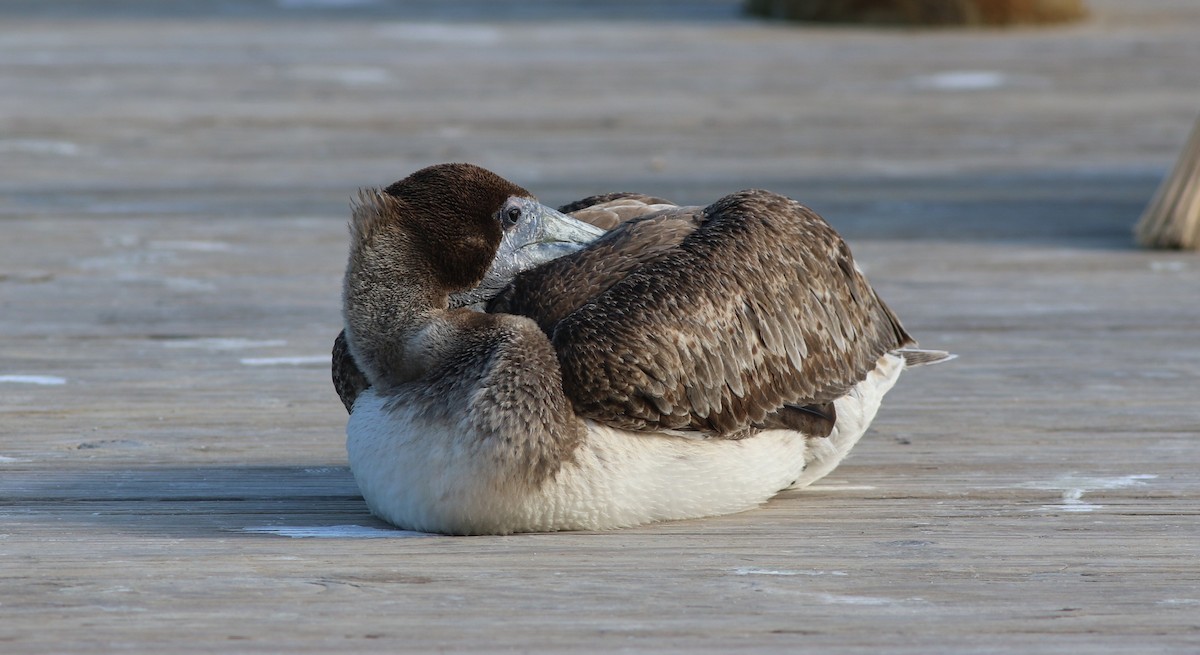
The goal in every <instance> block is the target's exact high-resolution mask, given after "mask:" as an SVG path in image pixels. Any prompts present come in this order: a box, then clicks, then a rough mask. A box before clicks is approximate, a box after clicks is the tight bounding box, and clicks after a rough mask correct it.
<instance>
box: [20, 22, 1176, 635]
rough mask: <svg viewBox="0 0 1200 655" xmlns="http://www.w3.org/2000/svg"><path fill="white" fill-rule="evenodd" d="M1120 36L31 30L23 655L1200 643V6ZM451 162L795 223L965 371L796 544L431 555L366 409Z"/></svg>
mask: <svg viewBox="0 0 1200 655" xmlns="http://www.w3.org/2000/svg"><path fill="white" fill-rule="evenodd" d="M1089 4H1090V5H1091V6H1092V8H1093V13H1094V16H1093V18H1092V19H1091V20H1090V21H1088V22H1086V23H1083V24H1080V25H1077V26H1071V27H1064V28H1054V29H1037V30H1022V31H1013V32H1003V31H1001V32H967V33H960V32H907V31H879V32H876V31H858V30H852V29H843V28H834V29H818V28H790V27H781V26H775V25H766V24H761V23H756V22H749V21H741V20H738V19H737V18H736V7H737V3H736V2H719V1H717V0H690V1H687V0H676V1H671V0H663V1H659V2H650V3H635V2H624V1H619V2H613V3H612V4H611V6H609V10H611V11H615V12H617V15H616V18H615V19H614V20H605V21H597V20H595V19H596V18H597V17H598V16H604V15H605V14H604V13H603V12H604V11H605V9H603V8H601V9H597V8H595V6H594V3H587V2H583V1H582V0H577V1H572V2H565V3H546V2H537V1H533V0H529V1H525V2H499V1H496V2H493V3H481V2H474V3H466V4H465V5H459V7H460V9H459V10H458V11H459V13H458V14H456V15H454V16H451V17H449V21H448V22H447V21H446V20H443V19H445V18H446V16H444V12H445V9H444V7H442V6H441V5H438V4H437V3H433V2H428V3H425V2H419V3H409V4H406V5H404V6H403V7H401V8H396V7H393V6H392V4H391V3H385V2H362V3H354V2H349V3H347V2H341V3H323V2H320V1H318V0H279V1H278V2H274V3H268V2H262V1H255V0H235V1H233V2H221V3H216V2H202V1H200V0H196V1H195V2H191V3H155V2H151V1H150V0H122V1H121V2H113V3H106V8H105V9H104V10H103V11H101V10H99V9H96V8H94V6H93V4H91V3H86V2H82V1H81V0H68V1H66V2H59V3H38V2H8V3H4V6H3V7H0V85H2V86H3V88H4V92H3V94H2V95H0V652H2V653H5V654H6V655H7V654H12V655H16V654H24V653H81V652H82V653H167V652H170V653H188V652H231V653H241V652H246V653H249V652H254V653H268V652H310V653H338V652H348V653H367V652H380V653H395V652H414V653H430V652H544V653H558V652H604V653H609V652H656V653H670V652H688V653H694V652H712V653H731V652H739V653H740V652H762V653H769V652H779V653H783V652H787V653H795V652H818V651H819V652H823V653H866V652H871V653H879V652H885V653H913V654H921V655H924V654H928V653H1018V652H1020V653H1071V654H1074V653H1122V654H1124V653H1195V652H1200V520H1198V518H1197V514H1198V513H1200V474H1198V473H1197V467H1198V462H1200V259H1197V257H1196V256H1195V255H1194V254H1179V253H1162V252H1146V251H1138V250H1135V249H1134V248H1133V247H1132V242H1131V232H1130V231H1131V228H1132V226H1133V223H1134V221H1135V220H1136V218H1137V216H1138V214H1139V212H1140V211H1141V209H1142V207H1143V206H1144V204H1145V202H1146V201H1147V200H1148V199H1149V198H1150V196H1151V194H1152V192H1153V191H1154V189H1155V186H1156V185H1157V183H1158V181H1159V179H1160V178H1161V177H1162V175H1163V174H1164V173H1165V171H1166V168H1167V167H1168V166H1169V165H1170V164H1171V162H1172V161H1174V158H1175V156H1176V154H1177V152H1178V149H1179V148H1180V147H1182V144H1183V142H1184V139H1185V137H1186V135H1187V132H1188V130H1189V129H1190V127H1191V125H1192V124H1193V123H1194V119H1195V113H1196V111H1197V110H1200V94H1198V92H1197V89H1200V65H1196V64H1197V62H1198V61H1200V6H1197V5H1196V3H1194V2H1191V1H1190V0H1143V1H1139V2H1137V3H1129V2H1123V1H1122V0H1091V2H1089ZM159 5H163V6H167V7H168V8H162V7H160V6H159ZM327 5H329V6H327ZM339 5H340V8H338V6H339ZM331 6H332V8H331ZM439 7H441V8H439ZM439 12H440V13H439ZM449 160H468V161H474V162H477V163H480V164H482V165H484V166H488V167H490V168H493V169H494V170H496V171H498V172H500V173H501V174H503V175H505V176H506V177H509V178H510V179H512V180H514V181H516V182H518V183H520V184H522V185H524V186H526V187H528V188H530V189H532V190H533V191H534V192H535V193H538V194H539V195H540V196H541V197H542V199H543V200H545V201H547V202H550V203H560V202H565V201H567V200H570V199H573V198H575V197H580V196H582V195H585V194H588V193H592V192H597V191H605V190H613V189H629V190H636V191H645V192H650V193H656V194H660V195H664V196H666V197H669V198H672V199H675V200H678V201H681V202H695V203H702V202H705V201H707V200H710V199H713V198H715V197H717V196H719V195H721V194H723V193H726V192H729V191H733V190H736V189H739V188H742V187H746V186H759V187H767V188H772V189H775V190H778V191H781V192H785V193H787V194H789V195H792V196H793V197H796V198H798V199H800V200H802V201H804V202H806V203H807V204H809V205H810V206H812V207H814V208H815V209H817V210H818V211H819V212H821V213H822V214H823V215H825V216H826V217H827V218H828V219H829V220H830V221H831V222H832V223H833V224H834V225H835V226H836V227H838V228H839V229H840V230H841V231H842V232H843V233H844V234H845V235H846V236H847V238H848V239H849V240H850V243H851V245H852V247H853V248H854V251H855V253H856V255H857V257H858V259H859V260H860V261H861V262H862V264H863V266H864V268H866V269H867V271H868V274H869V275H870V276H871V277H872V279H873V281H874V282H875V284H876V286H877V287H878V288H879V289H880V292H881V294H882V295H883V296H884V297H885V298H886V299H887V300H888V302H889V303H890V304H891V305H892V307H893V308H895V309H896V311H897V312H898V313H899V314H900V316H901V317H902V318H904V319H905V322H906V325H907V326H908V327H909V328H910V329H911V330H912V332H913V333H914V334H915V335H917V336H918V338H920V339H921V341H922V344H923V345H925V346H928V347H935V348H945V349H948V350H952V351H955V352H957V353H958V354H959V355H960V356H961V357H960V359H959V360H957V361H955V362H954V363H952V364H948V365H945V366H939V367H936V368H929V369H920V370H917V371H913V372H911V373H909V374H907V375H906V376H905V377H904V378H903V379H902V380H901V382H900V384H899V386H898V387H897V389H896V390H895V391H893V392H892V394H891V395H889V396H888V399H887V402H886V403H885V405H884V408H883V410H882V411H881V413H880V416H879V418H878V420H877V421H876V423H875V426H874V428H873V430H872V432H871V433H869V434H868V436H867V437H866V438H865V439H864V440H863V442H862V443H861V444H860V445H859V446H858V448H857V450H856V451H855V453H854V454H853V455H852V457H851V458H850V459H849V460H848V461H847V462H846V463H845V464H844V465H843V466H842V467H841V468H839V469H838V470H837V471H835V473H834V474H833V475H832V476H831V477H830V478H828V479H827V480H825V481H823V482H822V483H820V484H819V485H817V486H815V487H813V488H811V489H807V490H803V491H798V492H787V493H784V494H782V495H780V496H779V497H778V498H776V499H774V500H773V501H772V502H770V503H769V504H768V505H767V506H766V507H764V508H763V509H761V510H757V511H751V512H747V513H743V514H740V515H736V516H730V517H723V518H716V519H710V520H704V521H689V522H681V523H673V524H663V525H653V526H649V527H644V528H640V529H633V530H625V531H620V532H612V533H599V534H590V533H568V534H541V535H522V536H511V537H478V538H448V537H436V536H413V535H411V534H408V533H403V532H399V531H394V530H391V529H389V528H388V527H387V526H386V525H384V524H382V523H380V522H378V521H376V520H374V519H372V518H371V517H370V515H369V514H368V513H367V511H366V508H365V506H364V504H363V502H362V499H361V497H360V496H359V495H358V492H357V489H356V488H355V485H354V481H353V479H352V478H351V476H350V474H349V472H348V470H347V468H346V463H345V453H344V448H343V440H344V434H343V428H344V421H345V416H344V411H343V410H342V408H341V406H340V404H339V403H338V401H337V398H336V397H335V395H334V393H333V390H332V387H331V385H330V382H329V373H328V353H329V347H330V345H331V342H332V339H333V336H334V335H335V334H336V333H337V331H338V329H339V307H338V305H339V299H338V294H339V285H340V276H341V270H342V266H343V264H344V261H343V258H344V255H345V247H346V230H345V220H346V217H347V211H346V210H347V206H348V202H349V199H350V197H351V196H352V195H353V193H354V190H355V189H356V188H357V187H359V186H366V185H382V184H387V183H389V182H391V181H393V180H395V179H397V178H399V177H402V176H403V175H405V174H407V173H408V172H410V171H412V170H414V169H416V168H418V167H420V166H423V165H426V164H430V163H434V162H439V161H449Z"/></svg>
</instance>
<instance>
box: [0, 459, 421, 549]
mask: <svg viewBox="0 0 1200 655" xmlns="http://www.w3.org/2000/svg"><path fill="white" fill-rule="evenodd" d="M0 497H2V498H3V499H4V500H3V502H2V503H0V513H2V514H7V515H8V516H9V517H10V518H14V519H18V520H19V521H20V522H28V523H41V522H53V523H61V522H64V521H65V522H71V523H80V524H87V525H90V526H91V527H92V528H93V529H101V530H104V529H107V530H113V531H119V532H124V533H131V534H146V535H154V536H159V537H172V538H189V539H194V538H228V537H231V536H239V535H241V536H257V535H278V536H284V537H359V538H389V537H390V538H400V537H411V536H417V535H418V534H419V533H413V532H407V531H403V530H397V529H395V528H392V527H391V526H389V525H388V524H386V523H384V522H383V521H380V520H378V519H376V518H374V517H373V516H372V515H371V514H370V512H369V511H368V510H367V506H366V503H365V502H364V501H363V499H362V496H361V494H359V492H358V487H357V486H356V484H355V482H354V478H353V477H352V476H351V474H350V471H349V469H347V468H346V467H344V466H314V467H285V466H265V467H242V466H214V467H204V466H186V467H170V468H159V467H155V468H144V469H137V468H121V469H115V468H114V469H101V470H89V471H55V472H46V471H8V472H6V474H5V476H4V479H3V482H2V483H0Z"/></svg>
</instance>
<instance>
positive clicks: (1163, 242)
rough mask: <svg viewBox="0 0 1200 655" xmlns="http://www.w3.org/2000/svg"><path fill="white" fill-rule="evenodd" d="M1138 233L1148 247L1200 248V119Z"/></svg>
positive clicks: (1138, 225) (1149, 208) (1137, 236)
mask: <svg viewBox="0 0 1200 655" xmlns="http://www.w3.org/2000/svg"><path fill="white" fill-rule="evenodd" d="M1134 236H1135V237H1136V238H1137V242H1138V244H1139V245H1141V246H1143V247H1146V248H1170V249H1178V250H1200V119H1198V120H1197V121H1196V127H1194V128H1192V135H1191V136H1190V137H1188V141H1187V145H1185V146H1184V147H1183V154H1181V155H1180V156H1179V161H1177V162H1175V168H1174V169H1172V170H1171V173H1170V174H1169V175H1168V176H1167V179H1165V180H1163V183H1162V184H1161V185H1160V186H1159V187H1158V191H1157V192H1156V193H1155V194H1154V198H1153V199H1152V200H1151V201H1150V204H1149V205H1148V206H1147V207H1146V211H1145V212H1144V213H1143V214H1142V218H1141V220H1139V221H1138V224H1137V227H1136V228H1134Z"/></svg>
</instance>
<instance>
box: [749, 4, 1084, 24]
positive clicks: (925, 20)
mask: <svg viewBox="0 0 1200 655" xmlns="http://www.w3.org/2000/svg"><path fill="white" fill-rule="evenodd" d="M746 11H747V12H748V13H750V14H752V15H756V16H763V17H766V18H778V19H783V20H795V21H813V22H828V23H868V24H879V25H912V26H955V25H959V26H988V25H992V26H994V25H1018V24H1036V23H1058V22H1064V21H1071V20H1078V19H1080V18H1082V17H1083V16H1085V15H1086V14H1087V11H1086V8H1085V7H1084V0H747V2H746Z"/></svg>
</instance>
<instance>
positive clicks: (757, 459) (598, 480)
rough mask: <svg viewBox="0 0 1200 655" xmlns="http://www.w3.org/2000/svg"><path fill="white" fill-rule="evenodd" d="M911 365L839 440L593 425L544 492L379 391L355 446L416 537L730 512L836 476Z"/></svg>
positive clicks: (897, 363)
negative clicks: (687, 434)
mask: <svg viewBox="0 0 1200 655" xmlns="http://www.w3.org/2000/svg"><path fill="white" fill-rule="evenodd" d="M902 368H903V366H902V359H901V358H899V357H896V356H890V355H889V356H885V357H884V358H881V360H880V366H879V367H878V368H877V369H876V371H874V372H872V373H871V374H870V375H869V376H868V378H867V379H866V380H864V381H863V382H862V383H860V384H859V385H858V386H857V387H855V389H854V390H853V391H852V392H851V393H850V394H848V395H847V396H846V397H844V398H841V399H838V400H837V401H836V405H837V412H838V420H837V424H836V426H835V427H834V431H833V434H832V435H830V437H829V438H827V439H809V438H808V437H806V436H804V435H803V434H801V433H799V432H791V431H787V430H769V431H766V432H763V433H760V434H758V435H755V436H754V437H751V438H749V439H744V440H740V441H729V440H716V439H714V440H707V441H704V440H693V439H685V438H681V437H674V436H667V435H647V434H642V433H630V432H626V431H622V430H615V429H612V428H609V427H606V426H602V425H596V424H594V423H591V422H588V437H587V440H586V441H585V443H584V444H583V445H582V446H581V447H580V448H579V449H578V450H577V451H576V455H575V458H574V461H572V462H569V463H567V464H565V465H564V466H563V467H562V469H561V470H559V471H558V473H557V474H556V475H555V476H553V477H552V478H551V479H549V480H547V481H546V482H544V483H543V484H541V485H538V486H536V487H531V486H530V485H524V484H518V483H515V482H513V481H512V480H509V479H506V478H505V476H504V475H503V474H501V472H498V471H496V470H495V469H494V467H491V466H489V464H491V462H489V461H488V460H487V458H486V457H480V456H479V455H478V453H477V452H473V449H472V447H471V445H470V444H472V443H474V442H475V440H476V438H475V437H474V436H473V435H467V434H464V433H463V432H462V430H463V426H461V425H448V424H445V423H439V424H434V423H431V422H430V421H429V420H426V419H424V418H423V416H426V415H427V414H424V413H422V412H419V411H417V410H416V408H415V406H413V405H408V404H405V402H404V400H405V399H404V398H396V399H394V400H395V401H398V402H395V408H394V409H391V410H385V409H384V404H385V402H388V401H387V399H384V398H381V397H380V396H379V395H378V394H376V393H375V392H374V390H367V391H366V392H364V393H363V394H362V395H361V396H360V397H359V398H358V400H357V401H356V402H355V404H354V411H353V413H352V414H351V416H350V420H349V423H348V424H347V426H346V433H347V440H346V447H347V452H348V455H349V461H350V469H351V470H352V471H353V473H354V477H355V480H356V481H357V482H358V486H359V489H360V490H361V491H362V493H363V497H364V498H365V499H366V501H367V505H368V506H369V507H370V508H371V511H372V512H373V513H375V514H376V515H377V516H379V517H380V518H382V519H384V520H386V521H388V522H390V523H393V524H395V525H397V526H400V527H403V528H407V529H412V530H422V531H429V532H444V533H453V534H504V533H510V532H544V531H554V530H605V529H612V528H621V527H628V526H633V525H639V524H642V523H649V522H654V521H667V520H677V519H687V518H698V517H704V516H715V515H719V514H730V513H733V512H740V511H743V510H747V509H751V508H754V507H757V506H758V505H760V504H762V503H763V502H765V501H766V500H767V499H769V498H770V497H771V496H773V495H775V494H776V493H778V492H779V491H780V490H782V489H785V488H787V487H789V486H792V485H795V486H804V485H807V484H811V483H812V482H813V481H815V480H817V479H819V478H820V477H823V476H824V475H826V474H827V473H829V471H831V470H833V468H834V467H835V466H837V464H838V463H839V462H840V461H841V460H842V458H844V457H845V456H846V454H847V453H848V452H849V450H850V448H851V447H853V445H854V444H855V443H856V442H857V441H858V439H859V438H860V437H861V436H862V434H863V433H864V432H865V431H866V429H867V426H869V425H870V422H871V420H872V419H873V418H874V416H875V412H876V410H877V409H878V408H879V402H880V400H881V399H882V398H883V394H884V393H886V392H887V391H888V389H890V388H891V386H892V385H893V384H894V383H895V381H896V378H897V377H898V376H899V373H900V370H901V369H902ZM389 404H390V403H389Z"/></svg>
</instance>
